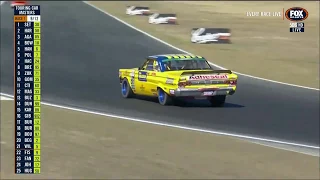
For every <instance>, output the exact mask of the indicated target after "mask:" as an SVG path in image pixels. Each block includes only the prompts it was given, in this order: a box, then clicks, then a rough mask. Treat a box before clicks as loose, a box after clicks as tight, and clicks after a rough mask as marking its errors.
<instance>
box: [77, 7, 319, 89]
mask: <svg viewBox="0 0 320 180" xmlns="http://www.w3.org/2000/svg"><path fill="white" fill-rule="evenodd" d="M82 2H84V3H86V4H87V5H89V6H91V7H93V8H95V9H97V10H99V11H100V12H102V13H104V14H106V15H108V16H110V17H112V18H114V19H116V20H117V21H119V22H121V23H123V24H125V25H127V26H129V27H131V28H132V29H134V30H136V31H139V32H141V33H143V34H145V35H147V36H149V37H150V38H152V39H154V40H157V41H159V42H161V43H163V44H165V45H167V46H169V47H171V48H174V49H176V50H178V51H181V52H184V53H187V54H193V53H190V52H187V51H185V50H183V49H180V48H178V47H176V46H174V45H172V44H169V43H167V42H165V41H163V40H161V39H159V38H157V37H154V36H152V35H151V34H148V33H147V32H145V31H142V30H141V29H138V28H136V27H134V26H132V25H131V24H129V23H127V22H125V21H123V20H121V19H119V18H117V17H116V16H114V15H112V14H109V13H108V12H106V11H105V10H102V9H100V8H98V7H96V6H94V5H92V4H90V3H89V2H88V1H82ZM209 63H210V64H211V65H213V66H215V67H217V68H220V69H226V68H224V67H222V66H219V65H217V64H214V63H212V62H209ZM233 72H234V73H236V74H239V75H242V76H247V77H250V78H254V79H259V80H262V81H269V82H273V83H277V84H282V85H287V86H293V87H299V88H304V89H310V90H316V91H320V89H317V88H312V87H306V86H300V85H296V84H290V83H285V82H280V81H275V80H271V79H265V78H261V77H256V76H252V75H248V74H243V73H239V72H236V71H233Z"/></svg>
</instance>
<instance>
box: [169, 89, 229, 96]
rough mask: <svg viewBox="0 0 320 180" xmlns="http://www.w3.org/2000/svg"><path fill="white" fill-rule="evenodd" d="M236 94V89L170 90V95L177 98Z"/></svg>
mask: <svg viewBox="0 0 320 180" xmlns="http://www.w3.org/2000/svg"><path fill="white" fill-rule="evenodd" d="M234 93H235V90H234V87H223V88H203V89H191V88H190V89H188V88H178V89H176V90H170V94H171V95H173V96H177V97H188V96H189V97H190V96H191V97H207V96H218V95H232V94H234Z"/></svg>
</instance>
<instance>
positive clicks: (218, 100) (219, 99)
mask: <svg viewBox="0 0 320 180" xmlns="http://www.w3.org/2000/svg"><path fill="white" fill-rule="evenodd" d="M226 97H227V96H226V95H219V96H212V97H210V98H209V101H210V103H211V106H212V107H223V106H224V103H225V101H226Z"/></svg>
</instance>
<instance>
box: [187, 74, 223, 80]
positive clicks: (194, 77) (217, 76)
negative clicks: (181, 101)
mask: <svg viewBox="0 0 320 180" xmlns="http://www.w3.org/2000/svg"><path fill="white" fill-rule="evenodd" d="M203 79H228V76H227V75H218V74H217V75H195V76H190V77H189V80H203Z"/></svg>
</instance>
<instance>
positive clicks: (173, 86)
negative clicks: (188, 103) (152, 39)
mask: <svg viewBox="0 0 320 180" xmlns="http://www.w3.org/2000/svg"><path fill="white" fill-rule="evenodd" d="M119 78H120V84H121V94H122V96H123V97H124V98H131V97H134V95H142V96H154V97H157V98H158V101H159V103H160V104H161V105H169V104H174V103H175V102H178V101H180V100H181V99H184V98H190V97H191V98H195V99H208V100H209V102H210V103H211V105H212V106H223V105H224V102H225V100H226V96H227V95H233V94H234V93H235V91H236V87H237V79H238V76H237V75H236V74H233V73H232V72H231V71H230V70H214V69H213V68H212V67H211V66H210V64H209V63H208V62H207V60H206V59H205V58H203V57H201V56H196V55H189V54H165V55H155V56H149V57H147V58H146V60H145V62H144V63H143V64H142V66H141V67H138V68H132V69H119Z"/></svg>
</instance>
